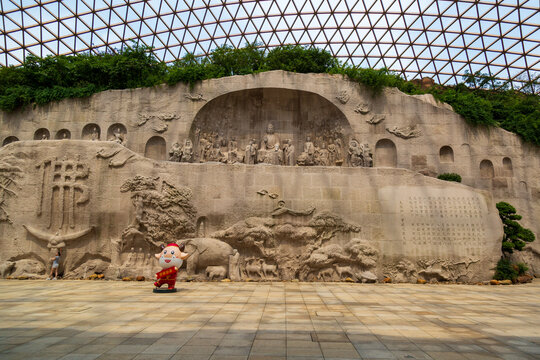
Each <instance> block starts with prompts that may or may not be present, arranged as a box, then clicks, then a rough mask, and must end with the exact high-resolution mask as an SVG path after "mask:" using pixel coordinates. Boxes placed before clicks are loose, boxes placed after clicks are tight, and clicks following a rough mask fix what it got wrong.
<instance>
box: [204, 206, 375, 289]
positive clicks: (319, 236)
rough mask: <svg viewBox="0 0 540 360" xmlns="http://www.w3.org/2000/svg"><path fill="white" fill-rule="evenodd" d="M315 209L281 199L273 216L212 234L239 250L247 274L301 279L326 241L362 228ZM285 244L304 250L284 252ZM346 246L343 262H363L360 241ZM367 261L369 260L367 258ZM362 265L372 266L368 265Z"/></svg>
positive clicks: (342, 251)
mask: <svg viewBox="0 0 540 360" xmlns="http://www.w3.org/2000/svg"><path fill="white" fill-rule="evenodd" d="M314 212H315V208H313V207H312V208H309V209H306V210H300V211H298V210H292V209H289V208H286V207H285V202H283V201H280V202H279V205H278V207H277V208H276V209H275V210H274V211H273V212H272V213H271V214H270V216H269V217H266V218H264V217H263V218H261V217H251V218H248V219H246V220H243V221H240V222H238V223H236V224H234V225H232V226H230V227H229V228H227V229H225V230H221V231H217V232H215V233H214V234H213V235H212V236H213V237H214V238H217V239H221V240H223V241H225V242H227V243H228V244H230V245H231V246H232V247H235V248H237V249H238V251H239V253H240V255H241V257H242V258H243V261H240V262H241V263H242V264H243V265H241V266H240V267H241V273H242V276H243V277H250V278H258V279H269V278H279V277H281V278H283V279H293V278H298V277H299V276H300V273H301V276H302V277H303V278H306V276H307V274H308V273H310V272H312V269H311V268H312V266H311V265H310V264H309V261H307V260H308V258H309V256H310V254H312V253H313V252H314V251H315V250H317V249H319V248H320V247H321V245H322V244H323V243H328V242H331V241H334V240H335V239H336V237H337V236H338V234H340V233H357V232H359V231H360V227H358V226H357V225H353V224H349V223H346V222H345V221H344V220H343V219H342V218H341V217H340V216H338V215H335V214H331V213H328V212H321V213H319V214H317V215H313V213H314ZM362 245H363V243H362ZM283 246H286V247H287V246H294V247H295V248H297V249H302V250H299V251H297V252H294V253H287V254H284V253H283V252H282V251H281V249H282V247H283ZM332 246H334V245H332ZM335 246H338V245H335ZM345 249H346V250H340V252H341V253H344V252H346V254H347V256H345V255H343V256H342V258H341V261H342V263H346V262H347V261H349V262H355V263H358V262H359V261H360V260H359V259H360V257H361V256H360V255H358V254H359V253H361V250H362V249H361V246H360V245H359V244H356V243H351V244H350V245H347V246H346V247H345ZM306 254H307V255H306ZM336 256H337V255H336ZM355 256H356V257H355ZM362 259H363V258H362ZM306 261H307V262H306ZM334 262H336V261H330V262H329V263H328V266H331V265H332V264H333V263H334ZM365 262H366V263H369V262H368V261H367V260H365ZM370 264H371V263H370ZM373 264H374V263H373ZM357 265H358V264H357ZM364 265H365V264H364ZM302 267H305V270H302V271H300V270H301V268H302ZM360 268H361V269H362V270H366V269H368V267H367V266H363V267H359V269H360ZM317 269H318V270H319V269H320V267H319V268H317Z"/></svg>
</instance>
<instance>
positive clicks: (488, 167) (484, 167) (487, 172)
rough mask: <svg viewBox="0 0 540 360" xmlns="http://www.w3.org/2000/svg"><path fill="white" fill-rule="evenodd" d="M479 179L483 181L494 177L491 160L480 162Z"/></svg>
mask: <svg viewBox="0 0 540 360" xmlns="http://www.w3.org/2000/svg"><path fill="white" fill-rule="evenodd" d="M480 177H481V178H484V179H491V178H493V177H495V170H494V169H493V163H492V162H491V160H486V159H484V160H482V161H481V162H480Z"/></svg>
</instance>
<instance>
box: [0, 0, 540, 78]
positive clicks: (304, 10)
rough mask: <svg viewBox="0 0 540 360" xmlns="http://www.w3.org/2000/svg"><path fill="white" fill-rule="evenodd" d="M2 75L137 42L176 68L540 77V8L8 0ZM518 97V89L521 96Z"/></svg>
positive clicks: (385, 2)
mask: <svg viewBox="0 0 540 360" xmlns="http://www.w3.org/2000/svg"><path fill="white" fill-rule="evenodd" d="M0 4H1V9H0V10H1V15H2V32H1V34H0V65H2V66H6V65H20V64H21V63H22V62H23V61H24V59H25V58H26V56H27V55H29V54H34V55H36V56H40V57H43V56H47V55H51V54H52V55H58V54H74V53H78V52H92V53H99V52H103V51H116V50H118V49H122V48H123V47H124V46H126V45H130V44H131V43H132V42H133V41H134V42H136V43H138V44H141V45H142V44H144V45H147V46H150V47H152V48H153V52H154V54H155V56H156V57H157V58H158V59H160V60H163V61H165V62H171V61H174V60H176V59H178V58H181V57H183V56H184V55H186V54H187V53H194V54H200V55H208V54H209V53H211V51H212V50H213V49H215V48H216V47H218V46H222V45H225V44H226V45H230V46H233V47H242V46H244V45H245V44H246V43H248V42H249V43H253V42H256V43H258V44H260V46H261V47H264V48H266V49H269V48H272V47H274V46H278V45H286V44H301V45H308V46H310V45H314V46H317V47H319V48H323V49H326V50H328V51H330V52H331V53H332V54H333V55H334V56H336V57H338V58H340V60H342V61H344V62H347V63H349V64H353V65H355V66H360V67H372V68H381V67H386V68H388V69H390V70H394V71H396V72H398V73H400V74H402V75H403V76H404V77H405V78H407V79H413V78H421V77H432V78H434V79H435V81H437V82H438V83H441V84H453V83H456V82H460V81H461V79H462V76H463V75H464V74H465V73H466V72H469V73H475V72H478V71H479V72H481V73H483V74H487V75H489V76H493V77H495V78H498V79H501V80H511V82H512V84H513V85H514V86H516V85H517V84H520V83H521V84H522V83H524V82H527V81H531V80H533V79H538V76H539V58H540V51H539V44H540V31H539V24H540V15H539V7H540V6H539V4H540V2H539V0H530V1H522V0H514V1H510V0H508V1H506V0H503V1H501V0H499V1H478V0H477V1H448V0H441V1H435V0H401V1H399V0H278V1H249V0H244V1H226V0H222V1H218V0H192V1H187V0H182V1H181V0H95V1H90V0H63V1H59V0H48V1H47V0H44V1H39V0H18V1H16V0H2V1H1V2H0ZM516 87H519V86H516Z"/></svg>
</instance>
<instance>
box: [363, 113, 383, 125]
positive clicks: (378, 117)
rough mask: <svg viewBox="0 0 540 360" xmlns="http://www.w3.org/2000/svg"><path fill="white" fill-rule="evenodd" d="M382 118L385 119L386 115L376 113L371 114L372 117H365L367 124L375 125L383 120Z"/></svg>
mask: <svg viewBox="0 0 540 360" xmlns="http://www.w3.org/2000/svg"><path fill="white" fill-rule="evenodd" d="M384 119H386V115H381V114H378V115H373V116H372V117H370V118H369V119H367V120H366V122H367V123H368V124H372V125H375V124H378V123H380V122H382V121H384Z"/></svg>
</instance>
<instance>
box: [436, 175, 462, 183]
mask: <svg viewBox="0 0 540 360" xmlns="http://www.w3.org/2000/svg"><path fill="white" fill-rule="evenodd" d="M437 179H439V180H446V181H455V182H458V183H460V182H461V176H460V175H459V174H455V173H444V174H440V175H439V176H437Z"/></svg>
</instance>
